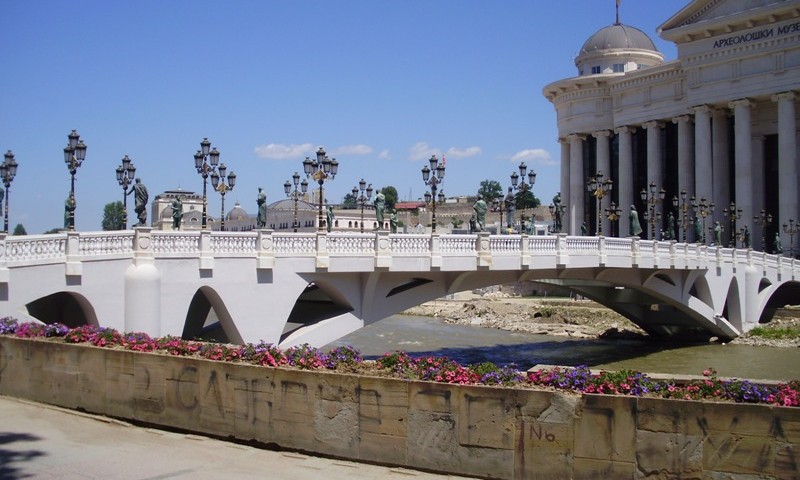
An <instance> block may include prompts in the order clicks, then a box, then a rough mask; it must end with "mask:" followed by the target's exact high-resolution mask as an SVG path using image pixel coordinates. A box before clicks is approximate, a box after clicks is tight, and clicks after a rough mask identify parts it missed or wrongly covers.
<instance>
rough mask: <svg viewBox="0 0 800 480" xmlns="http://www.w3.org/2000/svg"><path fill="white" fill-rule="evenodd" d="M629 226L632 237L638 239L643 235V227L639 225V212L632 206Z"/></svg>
mask: <svg viewBox="0 0 800 480" xmlns="http://www.w3.org/2000/svg"><path fill="white" fill-rule="evenodd" d="M629 224H630V229H631V236H634V237H638V236H640V235H641V234H642V226H641V225H640V224H639V212H637V211H636V207H635V206H633V205H631V214H630V218H629Z"/></svg>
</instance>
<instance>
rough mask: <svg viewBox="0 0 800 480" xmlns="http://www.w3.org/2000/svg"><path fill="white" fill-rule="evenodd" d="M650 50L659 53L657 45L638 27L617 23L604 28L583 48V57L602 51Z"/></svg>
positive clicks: (590, 38) (587, 41)
mask: <svg viewBox="0 0 800 480" xmlns="http://www.w3.org/2000/svg"><path fill="white" fill-rule="evenodd" d="M615 49H622V50H649V51H652V52H657V51H658V50H657V49H656V45H655V44H654V43H653V41H652V40H651V39H650V37H648V36H647V34H646V33H644V32H643V31H641V30H639V29H638V28H636V27H631V26H628V25H622V24H621V23H615V24H614V25H609V26H608V27H603V28H601V29H600V30H598V31H597V32H596V33H595V34H594V35H592V36H591V37H589V39H588V40H586V42H585V43H584V44H583V47H581V52H580V54H581V55H584V54H587V53H592V52H597V51H600V50H615Z"/></svg>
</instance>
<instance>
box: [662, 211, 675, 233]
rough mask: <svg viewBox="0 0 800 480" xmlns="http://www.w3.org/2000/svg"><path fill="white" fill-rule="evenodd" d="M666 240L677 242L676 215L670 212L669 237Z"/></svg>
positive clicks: (668, 220)
mask: <svg viewBox="0 0 800 480" xmlns="http://www.w3.org/2000/svg"><path fill="white" fill-rule="evenodd" d="M665 240H677V239H676V238H675V215H673V214H672V212H669V217H667V235H666V238H665Z"/></svg>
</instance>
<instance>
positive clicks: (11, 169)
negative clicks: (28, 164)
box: [0, 150, 19, 233]
mask: <svg viewBox="0 0 800 480" xmlns="http://www.w3.org/2000/svg"><path fill="white" fill-rule="evenodd" d="M17 166H19V164H18V163H17V161H16V160H14V154H13V153H12V152H11V150H9V151H7V152H6V154H5V160H4V161H3V163H2V164H0V180H2V182H3V185H5V186H6V195H5V197H6V198H5V200H6V202H5V205H4V206H3V209H4V212H3V217H4V219H5V220H4V225H5V226H4V227H3V231H4V232H6V233H8V198H9V195H8V194H9V192H10V191H11V182H12V181H14V177H16V176H17Z"/></svg>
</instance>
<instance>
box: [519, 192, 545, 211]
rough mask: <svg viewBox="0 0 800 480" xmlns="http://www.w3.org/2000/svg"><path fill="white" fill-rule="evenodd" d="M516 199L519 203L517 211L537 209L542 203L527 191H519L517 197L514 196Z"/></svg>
mask: <svg viewBox="0 0 800 480" xmlns="http://www.w3.org/2000/svg"><path fill="white" fill-rule="evenodd" d="M514 198H515V200H516V203H517V210H521V209H523V208H536V207H538V206H539V205H541V203H542V202H541V201H540V200H539V199H538V198H536V195H534V194H533V192H532V191H530V190H525V191H524V192H523V191H519V192H517V194H516V195H514Z"/></svg>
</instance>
